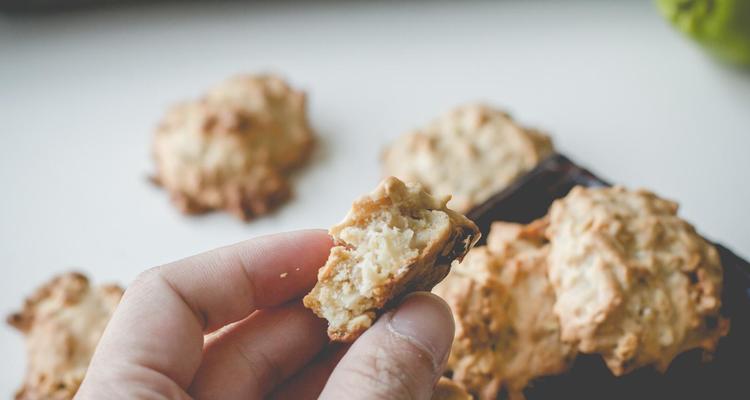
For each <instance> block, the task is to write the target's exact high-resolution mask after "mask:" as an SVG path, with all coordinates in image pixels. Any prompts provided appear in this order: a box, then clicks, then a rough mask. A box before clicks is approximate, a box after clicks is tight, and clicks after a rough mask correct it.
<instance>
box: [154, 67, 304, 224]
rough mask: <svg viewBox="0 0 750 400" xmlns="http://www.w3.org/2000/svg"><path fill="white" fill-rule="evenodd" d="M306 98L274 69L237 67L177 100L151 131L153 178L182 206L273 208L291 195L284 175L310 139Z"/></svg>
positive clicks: (248, 213) (249, 214) (249, 212)
mask: <svg viewBox="0 0 750 400" xmlns="http://www.w3.org/2000/svg"><path fill="white" fill-rule="evenodd" d="M305 103H306V100H305V94H304V93H303V92H300V91H297V90H294V89H293V88H291V87H289V85H287V84H286V82H284V81H283V80H282V79H280V78H278V77H275V76H271V75H257V76H254V75H241V76H237V77H235V78H232V79H229V80H227V81H226V82H223V83H221V84H219V85H217V86H216V87H214V88H212V89H210V90H209V91H208V93H207V94H206V95H205V96H204V97H203V98H201V99H198V100H194V101H188V102H184V103H181V104H177V105H175V106H174V107H172V108H171V109H170V110H169V111H168V112H167V114H166V115H165V116H164V118H163V120H162V121H161V123H160V124H159V126H158V128H157V130H156V134H155V136H154V142H153V151H154V158H155V161H156V175H155V177H154V180H155V181H156V182H157V183H158V184H160V185H161V186H163V187H164V188H165V189H166V190H167V191H169V193H170V196H171V197H172V200H173V202H174V204H175V205H176V206H177V207H178V208H179V209H180V210H182V211H183V212H184V213H187V214H196V213H203V212H206V211H210V210H226V211H229V212H231V213H232V214H234V215H236V216H238V217H239V218H241V219H243V220H249V219H252V218H254V217H256V216H259V215H263V214H266V213H268V212H270V211H271V210H273V209H274V208H276V207H277V206H279V205H280V204H281V203H283V202H284V201H286V200H287V199H288V198H289V195H290V189H289V183H288V177H287V175H288V173H289V171H291V170H292V169H293V168H295V167H297V166H299V165H300V164H302V163H303V162H304V161H305V160H306V159H307V158H308V156H309V154H310V151H311V149H312V147H313V142H314V137H313V133H312V130H311V128H310V126H309V124H308V122H307V114H306V104H305Z"/></svg>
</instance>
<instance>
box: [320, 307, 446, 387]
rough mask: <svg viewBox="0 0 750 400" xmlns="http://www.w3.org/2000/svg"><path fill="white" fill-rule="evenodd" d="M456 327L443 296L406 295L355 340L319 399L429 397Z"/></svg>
mask: <svg viewBox="0 0 750 400" xmlns="http://www.w3.org/2000/svg"><path fill="white" fill-rule="evenodd" d="M453 330H454V325H453V316H452V314H451V311H450V308H448V305H447V304H446V303H445V302H444V301H443V300H442V299H440V298H439V297H437V296H435V295H433V294H430V293H426V292H419V293H414V294H412V295H410V296H408V297H407V298H406V299H405V300H404V301H403V302H402V303H401V305H400V306H399V307H398V308H397V309H396V311H394V312H390V313H387V314H385V315H383V316H382V317H381V318H380V319H379V320H378V321H377V323H375V325H373V326H372V327H371V328H370V329H368V330H367V331H366V332H365V333H364V334H362V336H361V337H360V338H359V339H357V341H356V342H354V344H353V345H352V347H351V348H350V349H349V351H348V352H347V353H346V355H345V356H344V358H342V359H341V361H340V362H339V364H338V366H336V369H334V371H333V373H332V374H331V377H330V378H329V379H328V383H327V384H326V386H325V388H324V389H323V393H322V394H321V395H320V399H341V398H346V399H429V398H430V397H431V396H432V390H433V388H434V386H435V382H437V380H438V378H439V377H440V375H441V374H442V372H443V368H444V367H445V362H446V360H447V359H448V354H449V353H450V349H451V343H452V342H453Z"/></svg>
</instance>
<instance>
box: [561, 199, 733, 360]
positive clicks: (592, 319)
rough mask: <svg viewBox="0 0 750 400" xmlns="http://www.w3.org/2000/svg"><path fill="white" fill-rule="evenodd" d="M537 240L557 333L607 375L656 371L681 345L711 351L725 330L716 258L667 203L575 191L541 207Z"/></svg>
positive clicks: (673, 355) (669, 202)
mask: <svg viewBox="0 0 750 400" xmlns="http://www.w3.org/2000/svg"><path fill="white" fill-rule="evenodd" d="M547 236H548V238H549V240H550V241H551V247H550V255H549V277H550V280H551V282H552V285H553V286H554V288H555V292H556V294H557V302H556V304H555V313H556V314H557V315H558V317H559V318H560V323H561V327H562V338H563V339H564V340H566V341H570V342H573V343H576V344H577V346H578V349H579V350H580V351H581V352H583V353H599V354H601V355H602V357H603V358H604V360H605V362H606V363H607V366H608V367H609V368H610V370H611V371H612V372H613V373H614V374H615V375H622V374H625V373H627V372H629V371H632V370H634V369H636V368H638V367H641V366H646V365H654V366H655V367H656V368H657V369H658V370H661V371H664V370H666V369H667V367H668V366H669V364H670V363H671V361H672V360H673V359H674V358H675V357H676V356H677V355H678V354H680V353H682V352H684V351H687V350H690V349H695V348H701V349H704V350H705V351H707V352H711V351H713V350H714V348H715V347H716V345H717V343H718V341H719V338H720V337H721V336H723V335H725V334H726V333H727V331H728V327H729V325H728V321H726V320H724V319H723V318H722V317H721V315H720V314H719V308H720V307H721V288H722V267H721V261H720V259H719V254H718V252H717V250H716V248H715V247H714V246H713V245H711V244H710V243H708V242H707V241H706V240H705V239H703V238H702V237H701V236H700V235H698V234H697V233H696V231H695V229H694V228H693V227H692V226H691V225H690V224H689V223H687V222H685V221H684V220H683V219H681V218H680V217H678V216H677V204H676V203H674V202H672V201H669V200H665V199H662V198H659V197H658V196H656V195H655V194H653V193H650V192H647V191H643V190H635V191H631V190H627V189H624V188H622V187H614V188H596V189H587V188H583V187H576V188H574V189H573V190H572V191H571V193H570V194H568V196H566V197H565V198H563V199H560V200H557V201H555V202H554V203H553V205H552V207H551V208H550V213H549V228H548V229H547Z"/></svg>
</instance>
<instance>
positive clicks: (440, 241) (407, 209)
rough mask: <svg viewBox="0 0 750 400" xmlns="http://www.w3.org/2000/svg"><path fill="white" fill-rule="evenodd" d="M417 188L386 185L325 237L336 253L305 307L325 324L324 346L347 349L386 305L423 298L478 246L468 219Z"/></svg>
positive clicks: (395, 183) (387, 182) (354, 207)
mask: <svg viewBox="0 0 750 400" xmlns="http://www.w3.org/2000/svg"><path fill="white" fill-rule="evenodd" d="M448 199H449V198H448V197H443V198H435V197H433V196H431V195H429V194H427V193H426V192H424V191H423V190H422V188H421V187H420V186H419V185H418V184H404V183H403V182H401V181H400V180H398V179H396V178H393V177H390V178H386V179H385V180H384V181H383V182H381V183H380V185H379V186H378V187H377V189H375V191H374V192H372V193H371V194H369V195H367V196H364V197H362V198H360V199H359V200H357V201H355V202H354V204H353V205H352V208H351V210H350V211H349V214H348V215H347V216H346V218H345V219H344V221H343V222H341V223H340V224H338V225H336V226H334V227H333V228H331V230H330V234H331V236H333V239H334V242H335V246H334V247H333V248H332V249H331V252H330V255H329V257H328V261H327V262H326V264H325V265H324V266H323V267H322V268H321V269H320V271H319V272H318V283H317V284H316V285H315V287H314V288H313V289H312V291H311V292H310V293H309V294H308V295H307V296H305V298H304V303H305V306H306V307H308V308H310V309H312V310H313V311H314V312H315V314H317V315H318V316H320V317H322V318H325V319H326V320H328V335H329V337H330V338H331V339H333V340H337V341H343V342H351V341H353V340H354V339H356V338H357V337H358V336H359V335H360V334H361V333H362V332H363V331H365V330H366V329H367V328H369V327H370V325H371V324H372V323H373V321H374V320H375V319H376V318H377V316H378V315H379V314H380V313H381V312H382V311H383V309H384V307H387V306H388V305H389V303H391V302H393V301H397V300H398V299H400V298H401V297H403V296H404V295H406V294H408V293H409V292H413V291H419V290H430V289H432V287H433V286H434V285H435V284H436V283H438V282H439V281H441V280H442V279H443V278H444V277H445V276H446V274H448V271H449V270H450V264H451V262H452V261H453V260H455V259H459V260H460V259H462V258H463V256H464V255H465V254H466V252H467V251H468V250H469V249H470V248H471V247H472V246H473V245H474V243H476V241H477V240H478V239H479V230H478V229H477V227H476V225H474V223H473V222H471V221H470V220H469V219H467V218H466V217H464V216H463V215H462V214H459V213H457V212H455V211H452V210H450V209H448V208H447V207H446V203H447V202H448Z"/></svg>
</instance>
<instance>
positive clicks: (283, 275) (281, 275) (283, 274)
mask: <svg viewBox="0 0 750 400" xmlns="http://www.w3.org/2000/svg"><path fill="white" fill-rule="evenodd" d="M287 275H289V273H288V272H284V273H282V274H280V275H279V278H281V279H284V278H286V276H287Z"/></svg>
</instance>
